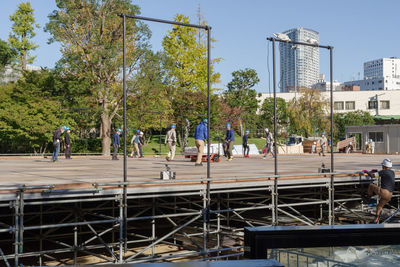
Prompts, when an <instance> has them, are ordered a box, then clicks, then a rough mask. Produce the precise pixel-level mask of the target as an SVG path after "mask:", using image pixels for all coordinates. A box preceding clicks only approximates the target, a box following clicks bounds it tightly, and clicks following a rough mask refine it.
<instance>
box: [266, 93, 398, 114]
mask: <svg viewBox="0 0 400 267" xmlns="http://www.w3.org/2000/svg"><path fill="white" fill-rule="evenodd" d="M321 94H322V96H323V97H324V98H325V99H327V100H329V99H330V92H321ZM300 96H301V94H299V93H294V92H292V93H277V97H280V98H283V99H285V101H286V102H289V101H290V100H292V99H294V98H295V97H300ZM269 97H273V94H272V93H271V94H269V93H263V94H261V97H259V100H261V102H260V104H262V103H263V102H264V100H265V99H266V98H269ZM333 102H334V104H333V105H334V112H338V113H339V112H350V111H356V110H362V111H368V112H369V113H370V114H371V115H373V116H376V115H380V116H381V115H400V91H396V90H394V91H383V92H379V91H334V92H333Z"/></svg>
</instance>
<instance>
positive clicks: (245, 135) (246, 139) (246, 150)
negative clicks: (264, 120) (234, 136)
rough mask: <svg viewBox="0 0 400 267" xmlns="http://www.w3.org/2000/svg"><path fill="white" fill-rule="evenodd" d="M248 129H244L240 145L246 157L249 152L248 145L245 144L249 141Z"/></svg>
mask: <svg viewBox="0 0 400 267" xmlns="http://www.w3.org/2000/svg"><path fill="white" fill-rule="evenodd" d="M249 133H250V131H249V130H246V133H245V134H244V135H243V137H242V146H243V157H245V158H248V157H249V152H250V147H249V145H248V144H247V142H248V141H249Z"/></svg>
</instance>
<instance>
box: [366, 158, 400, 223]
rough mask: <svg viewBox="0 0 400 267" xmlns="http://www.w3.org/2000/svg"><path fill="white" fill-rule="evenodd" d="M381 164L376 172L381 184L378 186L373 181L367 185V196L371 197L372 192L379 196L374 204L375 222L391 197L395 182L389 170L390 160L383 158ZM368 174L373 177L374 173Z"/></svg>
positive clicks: (390, 166)
mask: <svg viewBox="0 0 400 267" xmlns="http://www.w3.org/2000/svg"><path fill="white" fill-rule="evenodd" d="M381 165H382V170H380V171H379V172H378V174H379V177H381V186H380V187H379V186H377V185H376V184H374V183H371V184H370V185H369V186H368V197H372V195H373V194H376V195H378V196H379V197H380V199H379V203H378V205H376V221H375V222H376V223H377V222H379V218H380V215H381V213H382V209H383V207H384V206H385V205H386V204H387V203H388V202H389V201H390V200H391V199H392V195H393V191H394V184H395V181H394V178H395V173H394V171H393V170H391V169H392V161H391V160H390V159H384V160H383V161H382V163H381ZM369 175H370V176H371V177H374V175H371V174H369Z"/></svg>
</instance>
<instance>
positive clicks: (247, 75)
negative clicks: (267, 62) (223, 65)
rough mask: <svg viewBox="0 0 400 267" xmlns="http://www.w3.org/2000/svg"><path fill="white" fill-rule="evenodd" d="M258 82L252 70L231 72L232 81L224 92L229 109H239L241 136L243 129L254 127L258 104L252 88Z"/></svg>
mask: <svg viewBox="0 0 400 267" xmlns="http://www.w3.org/2000/svg"><path fill="white" fill-rule="evenodd" d="M259 81H260V79H259V78H258V75H257V72H256V71H255V70H254V69H248V68H246V69H244V70H238V71H234V72H232V81H230V82H229V83H228V85H227V87H228V90H226V91H225V92H224V99H225V102H226V103H227V104H228V106H230V107H231V108H233V107H235V108H238V109H239V124H240V132H241V135H243V131H244V127H247V128H249V127H250V128H252V127H254V126H255V120H254V118H255V117H256V112H257V108H258V102H259V100H258V99H257V96H258V95H259V94H257V92H256V90H255V89H253V87H254V86H255V85H256V84H257V83H258V82H259Z"/></svg>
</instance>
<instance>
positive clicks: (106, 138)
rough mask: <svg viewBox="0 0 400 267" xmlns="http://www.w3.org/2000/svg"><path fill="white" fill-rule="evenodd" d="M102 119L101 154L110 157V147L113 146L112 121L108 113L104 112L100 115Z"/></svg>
mask: <svg viewBox="0 0 400 267" xmlns="http://www.w3.org/2000/svg"><path fill="white" fill-rule="evenodd" d="M100 117H101V125H100V127H101V131H100V133H101V134H100V137H101V148H102V149H101V151H102V152H101V153H102V154H103V155H104V156H109V155H110V145H111V119H110V116H109V115H108V114H107V112H106V111H103V112H102V113H101V115H100Z"/></svg>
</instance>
